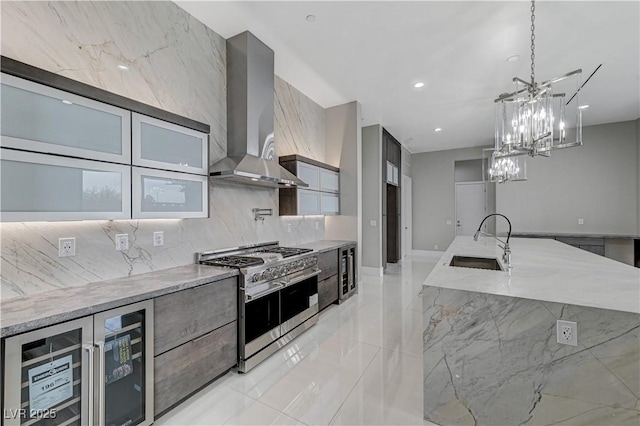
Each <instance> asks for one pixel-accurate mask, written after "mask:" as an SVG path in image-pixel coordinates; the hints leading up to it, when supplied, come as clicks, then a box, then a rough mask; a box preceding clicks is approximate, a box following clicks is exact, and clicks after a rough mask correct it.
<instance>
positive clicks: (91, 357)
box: [84, 345, 96, 425]
mask: <svg viewBox="0 0 640 426" xmlns="http://www.w3.org/2000/svg"><path fill="white" fill-rule="evenodd" d="M84 350H85V351H86V353H87V370H88V371H89V375H88V380H87V388H88V391H89V398H87V404H88V413H87V420H88V424H90V425H92V424H93V400H94V398H95V397H96V396H95V392H96V391H95V388H94V384H93V379H94V378H95V374H96V372H95V369H94V361H95V356H96V354H95V351H94V346H93V345H86V346H85V347H84Z"/></svg>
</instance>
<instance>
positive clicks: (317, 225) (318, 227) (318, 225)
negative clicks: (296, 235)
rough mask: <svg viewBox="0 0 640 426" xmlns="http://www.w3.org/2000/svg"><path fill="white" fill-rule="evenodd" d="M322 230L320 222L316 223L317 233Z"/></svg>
mask: <svg viewBox="0 0 640 426" xmlns="http://www.w3.org/2000/svg"><path fill="white" fill-rule="evenodd" d="M319 229H320V222H318V221H316V231H318V230H319Z"/></svg>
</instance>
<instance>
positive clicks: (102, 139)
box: [0, 73, 131, 164]
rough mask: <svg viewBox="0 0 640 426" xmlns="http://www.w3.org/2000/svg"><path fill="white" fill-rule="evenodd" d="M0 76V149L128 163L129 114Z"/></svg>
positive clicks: (14, 78) (129, 153)
mask: <svg viewBox="0 0 640 426" xmlns="http://www.w3.org/2000/svg"><path fill="white" fill-rule="evenodd" d="M1 76H2V77H1V78H2V80H1V84H2V89H1V90H2V92H1V94H2V96H0V99H1V110H0V111H1V120H2V127H1V134H2V139H1V143H0V145H1V146H3V147H7V148H15V149H21V150H26V151H36V152H41V153H49V154H59V155H65V156H70V157H80V158H86V159H93V160H101V161H108V162H113V163H120V164H130V163H131V113H130V112H129V111H127V110H125V109H122V108H117V107H114V106H111V105H107V104H104V103H101V102H97V101H94V100H91V99H87V98H83V97H81V96H76V95H73V94H71V93H68V92H64V91H62V90H58V89H54V88H51V87H48V86H44V85H42V84H38V83H34V82H32V81H28V80H24V79H21V78H17V77H14V76H11V75H8V74H4V73H3V74H1Z"/></svg>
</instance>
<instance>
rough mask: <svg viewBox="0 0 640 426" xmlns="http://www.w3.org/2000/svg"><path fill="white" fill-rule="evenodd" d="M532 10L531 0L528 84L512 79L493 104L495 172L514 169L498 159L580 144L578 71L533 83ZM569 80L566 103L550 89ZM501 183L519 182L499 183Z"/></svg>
mask: <svg viewBox="0 0 640 426" xmlns="http://www.w3.org/2000/svg"><path fill="white" fill-rule="evenodd" d="M535 11H536V4H535V0H532V1H531V81H524V80H522V79H520V78H518V77H514V78H513V84H514V91H513V92H512V93H505V94H502V95H500V96H499V97H498V99H496V100H495V101H494V102H495V104H496V128H495V150H494V152H493V155H492V160H491V165H490V170H491V169H494V168H495V170H503V171H504V170H505V167H506V169H508V170H515V169H513V168H510V166H509V165H508V164H506V163H499V162H497V160H498V159H500V158H504V157H514V156H519V155H529V156H531V157H535V156H536V155H544V156H549V155H550V152H551V150H554V149H559V148H569V147H573V146H580V145H582V109H580V108H578V105H579V104H578V93H579V92H580V89H582V87H584V84H583V85H582V86H581V85H580V78H581V74H582V70H580V69H578V70H575V71H571V72H569V73H567V74H565V75H562V76H559V77H555V78H552V79H551V80H548V81H543V82H541V83H539V82H536V79H535V77H536V76H535V47H536V45H535ZM598 68H600V67H598ZM598 68H596V71H597V70H598ZM594 73H595V71H594ZM591 75H593V74H591ZM589 78H591V76H590V77H589ZM571 80H575V93H574V94H573V96H571V97H570V98H569V100H568V101H567V100H565V99H566V93H562V91H561V90H554V89H557V86H559V84H558V83H560V82H563V83H561V86H562V88H564V89H566V84H567V83H570V82H571ZM587 81H588V79H587ZM585 83H586V82H585ZM556 91H557V92H558V93H556ZM571 102H574V103H573V105H571V106H572V107H573V109H575V114H576V115H575V118H571V119H570V121H569V122H568V121H567V118H568V116H567V114H566V111H565V110H566V109H567V106H568V105H569V104H570V103H571ZM569 127H571V128H575V139H573V138H572V139H571V140H569V139H568V138H567V129H568V128H569ZM507 166H509V167H507ZM508 174H509V173H507V175H508ZM505 180H520V179H501V180H499V181H505Z"/></svg>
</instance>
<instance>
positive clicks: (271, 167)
mask: <svg viewBox="0 0 640 426" xmlns="http://www.w3.org/2000/svg"><path fill="white" fill-rule="evenodd" d="M273 81H274V72H273V50H271V49H270V48H269V47H268V46H267V45H265V44H264V43H262V42H261V41H260V40H258V39H257V38H256V37H255V36H254V35H253V34H251V33H250V32H248V31H245V32H243V33H240V34H238V35H236V36H234V37H231V38H230V39H228V40H227V157H226V158H224V159H222V160H220V161H218V162H217V163H215V164H213V165H212V166H211V167H210V168H209V175H210V176H211V178H212V179H222V180H225V181H230V182H237V183H243V184H249V185H257V186H267V187H271V188H282V187H295V186H305V187H306V186H308V185H307V184H306V183H304V182H303V181H301V180H300V179H298V178H297V177H296V176H295V175H294V174H293V173H291V172H289V171H288V170H286V169H284V168H283V167H281V166H280V164H278V162H277V159H276V157H275V149H274V140H273V121H274V118H273V117H274V115H273V100H274V90H273V84H274V83H273Z"/></svg>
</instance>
